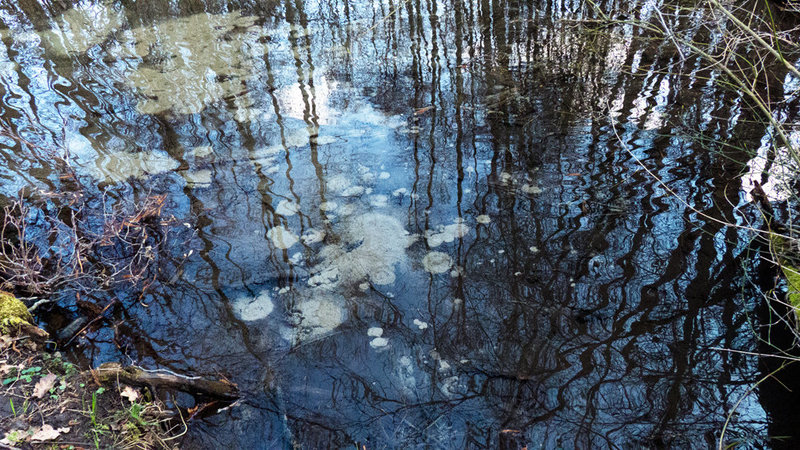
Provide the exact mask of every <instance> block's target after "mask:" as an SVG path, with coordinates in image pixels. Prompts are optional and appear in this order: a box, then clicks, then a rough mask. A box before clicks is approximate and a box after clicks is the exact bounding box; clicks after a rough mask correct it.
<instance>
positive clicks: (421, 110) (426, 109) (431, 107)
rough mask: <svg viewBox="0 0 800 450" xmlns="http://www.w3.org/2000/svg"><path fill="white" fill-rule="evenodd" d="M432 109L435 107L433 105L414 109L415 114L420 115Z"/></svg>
mask: <svg viewBox="0 0 800 450" xmlns="http://www.w3.org/2000/svg"><path fill="white" fill-rule="evenodd" d="M432 109H433V106H425V107H423V108H420V109H418V110H416V111H414V115H415V116H418V115H420V114H425V113H426V112H428V111H430V110H432Z"/></svg>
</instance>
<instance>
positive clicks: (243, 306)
mask: <svg viewBox="0 0 800 450" xmlns="http://www.w3.org/2000/svg"><path fill="white" fill-rule="evenodd" d="M231 307H232V308H233V313H234V314H236V316H237V317H238V318H239V319H241V320H244V321H254V320H261V319H264V318H265V317H267V316H268V315H270V313H271V312H272V310H273V309H274V308H275V305H273V303H272V299H271V298H270V296H269V293H267V291H262V292H261V293H259V294H258V295H257V296H255V297H251V296H246V297H240V298H237V299H236V300H234V301H233V303H232V304H231Z"/></svg>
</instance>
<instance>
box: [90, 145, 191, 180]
mask: <svg viewBox="0 0 800 450" xmlns="http://www.w3.org/2000/svg"><path fill="white" fill-rule="evenodd" d="M179 165H180V164H179V163H178V161H177V160H176V159H174V158H172V157H170V156H169V155H167V154H166V153H165V152H156V151H152V152H151V151H143V152H138V153H132V152H126V151H119V152H112V153H109V154H106V155H104V157H103V158H100V159H98V160H97V161H96V166H94V167H92V169H91V173H92V176H94V177H95V178H98V179H104V178H105V179H106V181H107V182H112V183H117V182H120V181H125V180H127V179H128V178H147V177H148V176H152V175H158V174H163V173H167V172H172V171H173V170H175V169H177V168H178V166H179Z"/></svg>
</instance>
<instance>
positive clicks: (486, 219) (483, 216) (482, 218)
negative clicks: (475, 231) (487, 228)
mask: <svg viewBox="0 0 800 450" xmlns="http://www.w3.org/2000/svg"><path fill="white" fill-rule="evenodd" d="M491 221H492V218H491V217H489V216H487V215H486V214H481V215H480V216H478V217H476V218H475V222H478V223H481V224H484V225H485V224H487V223H490V222H491Z"/></svg>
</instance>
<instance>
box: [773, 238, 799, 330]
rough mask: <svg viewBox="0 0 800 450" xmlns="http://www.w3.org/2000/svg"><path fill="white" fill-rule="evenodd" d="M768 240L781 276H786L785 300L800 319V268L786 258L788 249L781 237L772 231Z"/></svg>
mask: <svg viewBox="0 0 800 450" xmlns="http://www.w3.org/2000/svg"><path fill="white" fill-rule="evenodd" d="M769 240H770V250H771V251H772V253H773V255H775V257H776V259H777V261H778V265H780V267H781V272H783V276H784V277H786V284H787V285H788V288H789V292H788V293H787V294H786V297H787V300H788V301H789V304H790V305H792V307H793V308H794V312H795V315H796V316H797V318H798V320H799V321H800V269H799V268H797V267H795V265H793V264H790V262H789V261H788V260H787V258H786V255H787V254H789V252H790V249H789V246H788V245H786V240H785V239H784V238H783V237H781V236H779V235H777V234H775V233H772V234H771V235H770V239H769Z"/></svg>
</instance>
